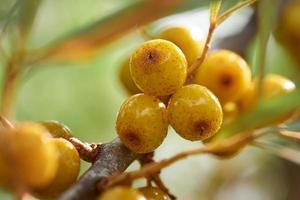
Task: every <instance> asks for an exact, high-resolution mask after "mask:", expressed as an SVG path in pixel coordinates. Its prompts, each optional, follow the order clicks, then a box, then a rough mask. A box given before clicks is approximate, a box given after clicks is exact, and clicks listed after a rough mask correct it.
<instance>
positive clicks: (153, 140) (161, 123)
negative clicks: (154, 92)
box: [116, 94, 168, 153]
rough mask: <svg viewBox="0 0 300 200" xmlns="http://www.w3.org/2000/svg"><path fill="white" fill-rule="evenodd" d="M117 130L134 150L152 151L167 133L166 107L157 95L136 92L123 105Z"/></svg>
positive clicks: (124, 141) (126, 143)
mask: <svg viewBox="0 0 300 200" xmlns="http://www.w3.org/2000/svg"><path fill="white" fill-rule="evenodd" d="M116 130H117V133H118V135H119V137H120V139H121V141H122V142H123V143H124V145H125V146H127V147H128V148H129V149H131V150H132V151H134V152H137V153H148V152H152V151H154V150H155V149H156V148H157V147H158V146H160V144H161V143H162V142H163V140H164V138H165V137H166V135H167V131H168V122H167V111H166V107H165V105H164V104H163V103H162V102H160V101H159V99H157V98H155V97H152V96H148V95H145V94H136V95H134V96H132V97H130V98H128V99H127V100H126V101H125V102H124V103H123V105H122V106H121V108H120V110H119V112H118V116H117V121H116Z"/></svg>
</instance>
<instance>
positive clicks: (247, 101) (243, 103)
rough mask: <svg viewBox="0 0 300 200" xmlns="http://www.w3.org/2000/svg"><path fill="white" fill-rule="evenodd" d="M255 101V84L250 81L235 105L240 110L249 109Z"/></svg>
mask: <svg viewBox="0 0 300 200" xmlns="http://www.w3.org/2000/svg"><path fill="white" fill-rule="evenodd" d="M256 101H257V85H256V84H255V82H251V83H250V84H249V86H248V87H247V89H246V90H245V91H244V93H243V94H242V95H241V96H240V98H239V99H238V100H237V101H236V105H237V107H238V109H239V111H241V112H246V111H249V110H250V109H251V108H252V107H253V106H254V105H255V103H256Z"/></svg>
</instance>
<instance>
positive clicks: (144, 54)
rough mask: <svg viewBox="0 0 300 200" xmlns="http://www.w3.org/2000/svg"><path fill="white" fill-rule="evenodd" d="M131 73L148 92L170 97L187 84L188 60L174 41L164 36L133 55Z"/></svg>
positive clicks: (135, 80) (149, 42) (134, 79)
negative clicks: (163, 38)
mask: <svg viewBox="0 0 300 200" xmlns="http://www.w3.org/2000/svg"><path fill="white" fill-rule="evenodd" d="M130 73H131V77H132V79H133V81H134V82H135V84H136V85H137V87H138V88H139V89H140V90H142V91H143V92H144V93H145V94H148V95H153V96H167V95H170V94H173V93H174V92H175V91H176V90H177V89H179V88H180V87H181V86H182V85H183V84H184V83H185V80H186V76H187V61H186V58H185V56H184V54H183V53H182V51H181V50H180V49H179V48H178V47H177V46H176V45H175V44H174V43H172V42H169V41H167V40H162V39H155V40H150V41H147V42H145V43H143V44H142V45H141V46H140V47H138V48H137V49H136V51H135V52H134V53H133V55H132V56H131V58H130Z"/></svg>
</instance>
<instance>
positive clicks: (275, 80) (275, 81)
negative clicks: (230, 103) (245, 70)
mask: <svg viewBox="0 0 300 200" xmlns="http://www.w3.org/2000/svg"><path fill="white" fill-rule="evenodd" d="M295 88H296V86H295V84H294V83H293V81H291V80H289V79H287V78H286V77H284V76H281V75H278V74H267V75H266V76H265V77H264V79H263V80H262V97H263V99H271V98H273V97H276V96H278V95H281V94H285V93H289V92H292V91H293V90H295ZM257 99H258V81H257V79H256V80H254V82H253V83H251V84H250V85H249V87H248V88H247V90H246V91H245V92H244V94H243V95H242V96H241V98H240V99H238V100H237V105H238V107H239V109H240V110H241V111H242V112H244V111H248V110H249V109H251V108H252V107H253V106H254V105H255V103H256V101H257Z"/></svg>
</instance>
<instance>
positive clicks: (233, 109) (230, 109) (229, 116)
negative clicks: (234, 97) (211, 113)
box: [222, 102, 239, 124]
mask: <svg viewBox="0 0 300 200" xmlns="http://www.w3.org/2000/svg"><path fill="white" fill-rule="evenodd" d="M222 109H223V115H224V119H223V124H229V123H231V122H232V121H234V120H235V119H236V118H237V116H238V111H239V108H238V106H237V104H236V103H235V102H228V103H226V104H225V105H223V106H222Z"/></svg>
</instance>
